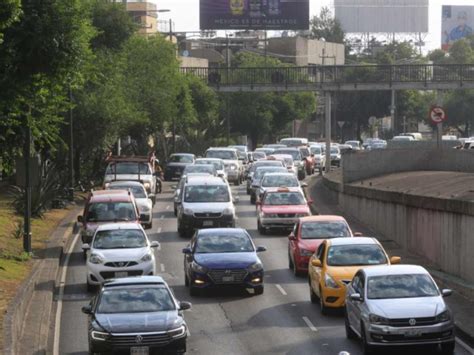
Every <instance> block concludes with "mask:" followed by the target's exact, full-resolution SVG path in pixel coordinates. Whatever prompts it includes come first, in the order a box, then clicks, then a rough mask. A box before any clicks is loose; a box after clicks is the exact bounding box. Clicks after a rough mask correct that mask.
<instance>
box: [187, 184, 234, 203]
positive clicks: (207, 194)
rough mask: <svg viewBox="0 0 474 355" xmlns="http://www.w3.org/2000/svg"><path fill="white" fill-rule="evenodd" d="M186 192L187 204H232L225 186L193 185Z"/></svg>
mask: <svg viewBox="0 0 474 355" xmlns="http://www.w3.org/2000/svg"><path fill="white" fill-rule="evenodd" d="M185 190H186V191H185V194H184V201H185V202H195V203H205V202H230V194H229V190H228V188H227V187H226V186H224V185H191V186H187V187H186V188H185Z"/></svg>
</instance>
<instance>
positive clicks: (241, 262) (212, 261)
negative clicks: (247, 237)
mask: <svg viewBox="0 0 474 355" xmlns="http://www.w3.org/2000/svg"><path fill="white" fill-rule="evenodd" d="M194 260H195V261H196V262H197V263H198V264H199V265H202V266H205V267H207V268H210V269H241V268H247V267H249V266H250V265H252V264H255V263H256V262H257V261H259V258H258V257H257V255H256V254H255V253H254V252H249V253H209V254H194Z"/></svg>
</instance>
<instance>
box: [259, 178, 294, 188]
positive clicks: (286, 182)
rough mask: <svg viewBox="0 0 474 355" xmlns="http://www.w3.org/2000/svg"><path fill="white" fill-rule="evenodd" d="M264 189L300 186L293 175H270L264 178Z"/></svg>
mask: <svg viewBox="0 0 474 355" xmlns="http://www.w3.org/2000/svg"><path fill="white" fill-rule="evenodd" d="M262 186H263V187H297V186H300V184H299V182H298V179H297V178H296V176H293V175H270V176H264V177H263V180H262Z"/></svg>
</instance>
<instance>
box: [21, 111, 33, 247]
mask: <svg viewBox="0 0 474 355" xmlns="http://www.w3.org/2000/svg"><path fill="white" fill-rule="evenodd" d="M30 115H31V108H30V109H29V113H28V114H27V115H26V116H25V142H24V145H23V158H24V159H25V213H24V215H23V217H24V223H23V250H24V251H25V253H28V254H29V253H31V177H30V168H31V166H30V155H31V154H30V151H31V128H30V123H29V122H28V119H29V117H30Z"/></svg>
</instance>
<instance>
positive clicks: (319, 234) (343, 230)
mask: <svg viewBox="0 0 474 355" xmlns="http://www.w3.org/2000/svg"><path fill="white" fill-rule="evenodd" d="M351 236H352V235H351V232H350V230H349V228H348V227H347V225H346V224H345V223H343V222H323V221H321V222H319V221H318V222H304V223H302V224H301V239H332V238H340V237H344V238H347V237H351Z"/></svg>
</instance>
